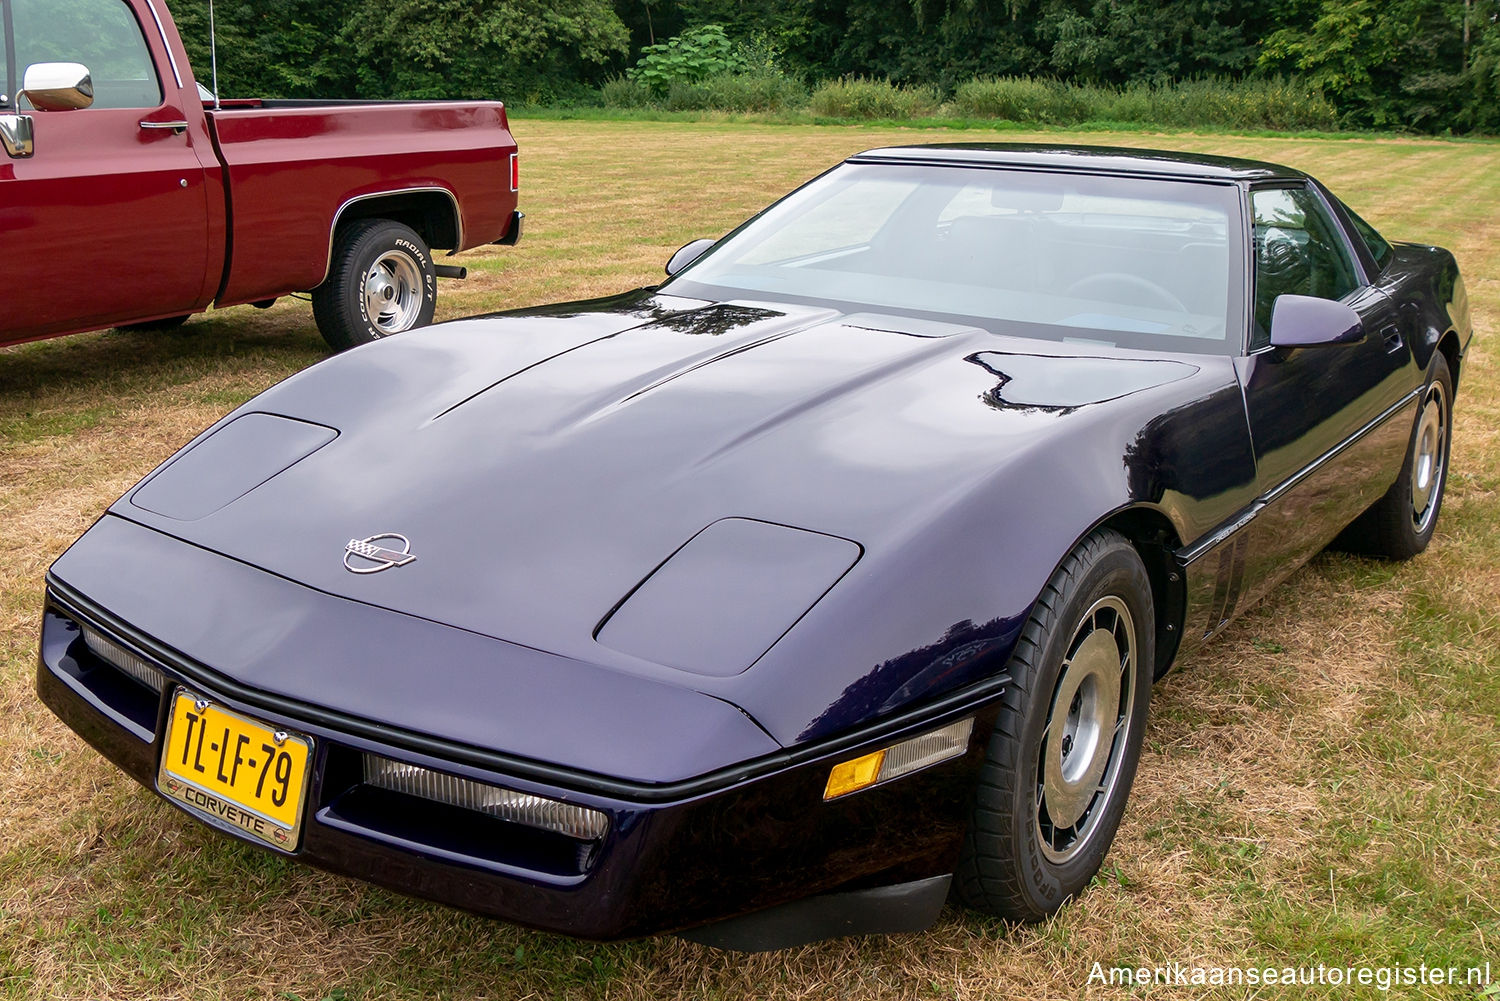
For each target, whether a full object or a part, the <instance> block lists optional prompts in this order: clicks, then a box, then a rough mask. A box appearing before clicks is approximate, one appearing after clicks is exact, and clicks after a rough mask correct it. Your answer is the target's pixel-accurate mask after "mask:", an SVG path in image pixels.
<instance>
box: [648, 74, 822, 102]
mask: <svg viewBox="0 0 1500 1001" xmlns="http://www.w3.org/2000/svg"><path fill="white" fill-rule="evenodd" d="M807 100H808V94H807V88H806V87H805V86H803V85H802V84H801V83H799V82H798V81H796V80H793V79H792V78H791V77H788V76H785V75H784V74H781V73H778V72H776V71H774V70H760V71H757V72H751V73H721V74H719V75H718V76H711V77H709V78H708V79H706V80H701V81H699V82H697V83H687V82H685V81H679V82H677V83H674V84H672V86H671V87H670V88H669V89H668V91H667V101H666V107H667V110H669V111H758V112H779V111H790V110H792V109H795V108H801V107H805V106H806V105H807Z"/></svg>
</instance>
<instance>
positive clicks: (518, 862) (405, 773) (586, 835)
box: [318, 748, 609, 879]
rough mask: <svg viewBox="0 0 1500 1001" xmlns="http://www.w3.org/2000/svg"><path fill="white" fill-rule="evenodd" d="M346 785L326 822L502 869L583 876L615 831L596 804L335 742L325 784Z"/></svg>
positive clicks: (323, 813) (322, 815)
mask: <svg viewBox="0 0 1500 1001" xmlns="http://www.w3.org/2000/svg"><path fill="white" fill-rule="evenodd" d="M340 786H342V787H343V790H344V791H343V792H342V793H339V794H337V795H336V796H334V797H331V800H332V801H331V802H330V803H329V805H328V806H326V807H325V808H323V809H322V810H320V811H319V813H318V820H319V821H320V822H322V823H324V824H328V825H330V826H332V827H336V828H339V829H342V830H346V831H349V832H351V833H355V834H359V835H362V836H364V837H370V838H374V839H375V840H378V841H383V842H385V843H388V844H394V845H397V846H399V847H401V848H404V849H407V850H415V851H419V852H424V853H426V854H430V855H433V856H435V857H438V858H442V859H446V860H448V861H453V862H457V863H460V864H464V865H473V866H479V867H482V868H487V869H492V870H496V871H512V870H522V871H525V872H531V873H538V874H544V875H550V876H554V877H560V878H563V879H574V878H581V877H582V876H584V875H585V874H587V873H588V872H589V870H590V869H591V868H593V865H594V863H595V862H596V861H597V859H598V855H599V851H600V849H601V847H602V845H603V842H604V837H605V835H607V834H608V833H609V817H608V816H607V815H606V814H604V813H602V812H600V811H598V810H594V809H591V808H589V807H585V806H579V805H577V804H573V803H565V802H562V801H561V800H556V799H551V798H549V797H546V796H536V795H533V794H530V793H524V792H520V791H518V790H514V789H507V788H504V787H503V786H497V785H491V784H489V783H485V782H477V781H474V780H472V779H466V778H462V777H460V776H457V775H451V774H448V773H446V772H439V771H436V770H434V769H429V768H423V767H421V766H419V765H413V764H409V763H407V762H402V761H396V760H393V759H391V758H386V757H383V756H381V755H378V754H368V753H365V754H358V755H356V754H355V753H354V752H349V751H342V752H341V751H340V750H339V749H336V748H331V749H330V753H329V757H328V771H327V775H326V779H325V788H330V789H338V788H340Z"/></svg>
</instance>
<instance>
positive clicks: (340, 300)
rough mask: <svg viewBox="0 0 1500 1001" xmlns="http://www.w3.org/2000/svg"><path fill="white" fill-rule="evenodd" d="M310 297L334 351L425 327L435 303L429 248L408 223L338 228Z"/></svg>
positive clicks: (368, 223) (365, 223) (365, 222)
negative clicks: (323, 272)
mask: <svg viewBox="0 0 1500 1001" xmlns="http://www.w3.org/2000/svg"><path fill="white" fill-rule="evenodd" d="M312 300H313V317H314V318H315V319H316V320H317V321H318V330H319V331H320V332H321V333H322V334H323V339H324V340H326V341H327V342H328V344H329V346H330V347H332V348H333V349H334V350H335V351H343V350H344V349H345V348H352V347H355V346H356V345H359V344H368V343H370V342H371V341H378V340H380V339H381V338H382V337H389V336H390V335H391V334H399V333H401V332H402V331H403V330H410V329H412V328H413V327H422V326H426V325H427V324H429V323H431V322H432V313H433V310H434V309H436V308H437V271H436V270H435V269H434V268H433V265H432V252H431V251H429V250H428V249H427V244H426V243H424V242H422V238H421V237H420V236H418V235H417V234H416V233H415V232H413V231H412V229H411V228H410V227H409V226H403V225H402V224H401V223H399V222H392V221H391V220H389V219H362V220H360V221H359V222H355V223H352V224H350V225H349V226H348V227H346V228H345V229H343V230H341V231H340V232H339V235H338V239H337V241H336V242H335V243H334V247H333V266H332V267H330V268H329V269H328V278H327V279H326V280H325V281H324V282H323V284H322V285H319V286H318V287H317V288H315V289H313V294H312Z"/></svg>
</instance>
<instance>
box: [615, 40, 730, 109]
mask: <svg viewBox="0 0 1500 1001" xmlns="http://www.w3.org/2000/svg"><path fill="white" fill-rule="evenodd" d="M747 68H748V63H747V61H746V60H745V57H744V56H742V55H741V54H740V53H739V51H738V50H737V49H736V48H735V45H734V43H733V42H731V41H730V40H729V36H728V35H726V34H725V33H724V27H723V25H719V24H705V25H701V26H699V27H697V28H693V29H691V30H689V31H684V32H683V33H682V34H680V35H678V36H676V37H675V38H672V39H670V40H668V41H666V42H663V43H661V44H660V45H648V46H646V47H645V48H644V49H642V50H641V58H640V60H639V61H638V62H637V63H636V64H635V65H634V66H632V67H631V68H630V69H628V70H626V71H625V74H626V76H628V77H630V79H632V80H635V81H637V82H639V83H640V84H642V85H643V86H645V87H646V89H648V90H650V91H651V92H652V93H654V94H657V95H663V94H666V93H667V92H668V90H670V89H671V88H672V86H673V85H674V84H694V83H698V82H699V81H702V80H706V79H708V78H709V77H712V76H722V75H724V74H726V73H739V72H741V71H743V70H745V69H747Z"/></svg>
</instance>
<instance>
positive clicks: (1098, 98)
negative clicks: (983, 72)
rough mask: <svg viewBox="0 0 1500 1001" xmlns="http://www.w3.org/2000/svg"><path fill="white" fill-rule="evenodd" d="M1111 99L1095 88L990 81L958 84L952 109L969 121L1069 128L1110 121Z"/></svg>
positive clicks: (1024, 78)
mask: <svg viewBox="0 0 1500 1001" xmlns="http://www.w3.org/2000/svg"><path fill="white" fill-rule="evenodd" d="M1114 96H1115V95H1113V94H1111V93H1109V92H1108V91H1104V90H1101V89H1100V88H1097V87H1085V86H1079V85H1077V84H1068V83H1062V82H1060V81H1058V80H1039V79H1035V78H1033V77H1029V76H1021V77H990V78H988V79H979V80H970V81H968V82H967V83H962V84H959V86H958V90H957V91H956V92H955V93H954V95H953V106H954V109H955V110H956V111H958V113H959V114H961V115H964V116H966V117H969V118H1002V119H1005V120H1006V121H1011V122H1034V123H1037V124H1042V125H1072V124H1075V123H1077V122H1083V121H1088V120H1089V119H1091V118H1092V119H1096V120H1103V119H1109V118H1111V117H1113V116H1112V115H1111V114H1110V110H1109V109H1110V105H1111V102H1112V100H1113V98H1114Z"/></svg>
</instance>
